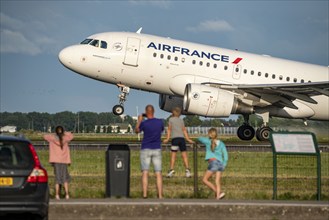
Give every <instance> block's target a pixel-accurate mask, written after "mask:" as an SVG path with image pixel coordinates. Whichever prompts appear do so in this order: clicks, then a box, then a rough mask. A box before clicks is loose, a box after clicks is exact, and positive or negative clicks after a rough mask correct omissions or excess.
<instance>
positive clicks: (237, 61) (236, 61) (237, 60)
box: [232, 57, 242, 64]
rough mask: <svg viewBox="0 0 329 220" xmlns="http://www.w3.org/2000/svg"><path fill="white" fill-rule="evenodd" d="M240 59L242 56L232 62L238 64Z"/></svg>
mask: <svg viewBox="0 0 329 220" xmlns="http://www.w3.org/2000/svg"><path fill="white" fill-rule="evenodd" d="M241 60H242V58H240V57H238V58H236V59H235V60H234V61H233V62H232V63H234V64H238V63H239V62H240V61H241Z"/></svg>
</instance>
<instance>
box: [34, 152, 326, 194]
mask: <svg viewBox="0 0 329 220" xmlns="http://www.w3.org/2000/svg"><path fill="white" fill-rule="evenodd" d="M188 153H189V154H188V155H189V162H190V167H191V168H193V165H194V164H193V152H188ZM38 154H39V157H40V159H41V161H42V164H43V165H44V167H45V168H46V169H47V170H48V175H49V185H50V189H51V191H50V192H51V196H54V175H53V168H52V167H51V165H50V164H49V163H48V151H47V150H39V151H38ZM177 156H178V157H177V160H176V165H175V171H176V175H175V177H174V178H170V179H168V178H165V177H164V178H163V186H164V196H165V197H166V198H193V197H194V182H193V178H185V176H184V175H185V168H184V166H183V163H182V159H181V157H180V154H178V155H177ZM71 158H72V165H71V166H70V168H69V170H70V174H71V176H72V182H71V183H70V194H71V196H72V197H73V198H103V197H104V196H105V151H100V150H75V149H73V148H71ZM169 160H170V152H169V150H164V151H163V166H162V167H163V175H164V176H165V174H166V172H167V171H168V169H169ZM197 160H198V162H197V167H198V192H197V194H198V197H199V198H213V196H214V194H213V193H212V192H211V191H210V190H209V189H208V188H207V187H205V185H204V184H202V181H201V179H202V175H203V173H204V171H205V170H206V168H207V163H206V162H205V161H204V152H198V157H197ZM321 162H322V163H321V167H322V173H321V175H322V199H323V200H329V170H328V169H329V168H328V167H329V153H322V155H321ZM272 164H273V157H272V153H264V152H229V164H228V167H227V169H226V171H225V172H224V173H223V176H222V189H223V190H224V191H225V192H226V194H227V198H228V199H272V194H273V165H272ZM315 164H316V161H315V160H314V159H313V158H309V157H305V158H303V157H299V158H298V157H297V158H296V157H282V158H281V157H280V158H278V198H279V199H297V200H315V199H316V179H315V178H316V168H315ZM130 168H131V175H130V196H131V197H132V198H140V197H141V181H140V180H141V172H140V161H139V151H131V167H130ZM192 171H193V170H192ZM149 197H150V198H152V197H153V198H156V187H155V176H154V174H153V172H150V177H149Z"/></svg>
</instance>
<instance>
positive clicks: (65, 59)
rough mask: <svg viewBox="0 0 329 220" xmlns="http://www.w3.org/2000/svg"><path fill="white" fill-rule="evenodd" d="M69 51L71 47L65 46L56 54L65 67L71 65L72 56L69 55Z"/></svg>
mask: <svg viewBox="0 0 329 220" xmlns="http://www.w3.org/2000/svg"><path fill="white" fill-rule="evenodd" d="M70 51H71V49H70V48H69V47H66V48H64V49H63V50H61V51H60V52H59V54H58V59H59V61H60V62H61V63H62V64H63V65H64V66H66V67H69V66H70V65H72V62H71V60H70V59H71V58H72V57H71V56H70V54H71V53H70ZM70 57H71V58H70Z"/></svg>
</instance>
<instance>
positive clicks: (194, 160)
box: [193, 144, 198, 198]
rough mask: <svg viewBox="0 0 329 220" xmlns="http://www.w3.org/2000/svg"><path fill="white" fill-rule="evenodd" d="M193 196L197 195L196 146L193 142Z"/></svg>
mask: <svg viewBox="0 0 329 220" xmlns="http://www.w3.org/2000/svg"><path fill="white" fill-rule="evenodd" d="M193 172H194V198H197V197H198V146H197V144H193Z"/></svg>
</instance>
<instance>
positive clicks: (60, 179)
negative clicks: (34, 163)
mask: <svg viewBox="0 0 329 220" xmlns="http://www.w3.org/2000/svg"><path fill="white" fill-rule="evenodd" d="M53 165H54V174H55V182H56V184H60V185H63V184H64V183H69V182H70V181H71V176H70V174H69V171H68V169H67V166H68V165H67V164H64V163H54V164H53Z"/></svg>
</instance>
